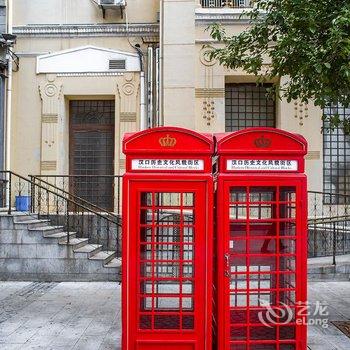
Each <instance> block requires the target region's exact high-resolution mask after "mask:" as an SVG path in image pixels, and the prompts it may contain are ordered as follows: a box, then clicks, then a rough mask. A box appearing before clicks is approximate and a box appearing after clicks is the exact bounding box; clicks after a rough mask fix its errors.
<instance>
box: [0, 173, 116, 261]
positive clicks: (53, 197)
mask: <svg viewBox="0 0 350 350" xmlns="http://www.w3.org/2000/svg"><path fill="white" fill-rule="evenodd" d="M0 186H1V188H0V193H1V198H2V206H3V207H6V208H7V211H8V213H9V214H11V213H12V211H13V208H14V207H15V208H16V210H20V211H24V212H27V213H28V214H37V215H38V218H40V219H49V220H50V222H51V225H53V226H62V231H64V232H66V236H67V243H68V244H69V240H70V236H71V233H73V232H74V233H75V234H76V237H78V238H88V239H89V243H92V244H101V245H102V246H103V249H107V250H114V251H116V252H117V256H120V254H121V250H120V242H121V219H120V217H119V216H118V215H114V214H113V213H109V212H106V211H105V210H104V209H103V208H100V207H98V206H96V205H95V204H93V203H90V202H88V201H87V200H85V199H83V198H80V197H78V196H75V195H73V194H71V193H69V192H66V191H64V190H62V189H60V188H58V187H55V186H54V185H51V184H50V183H48V182H46V181H44V180H41V179H37V178H35V177H31V178H30V179H28V178H26V177H24V176H21V175H18V174H16V173H14V172H11V171H1V172H0Z"/></svg>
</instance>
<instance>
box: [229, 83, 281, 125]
mask: <svg viewBox="0 0 350 350" xmlns="http://www.w3.org/2000/svg"><path fill="white" fill-rule="evenodd" d="M271 86H272V84H264V85H256V84H246V83H244V84H226V86H225V130H226V131H236V130H241V129H245V128H249V127H254V126H269V127H275V126H276V108H275V100H274V99H273V98H270V97H268V91H267V89H268V88H271Z"/></svg>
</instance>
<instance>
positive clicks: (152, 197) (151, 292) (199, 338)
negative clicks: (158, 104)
mask: <svg viewBox="0 0 350 350" xmlns="http://www.w3.org/2000/svg"><path fill="white" fill-rule="evenodd" d="M123 150H124V153H125V154H126V174H125V175H124V179H123V277H122V313H123V317H122V322H123V335H122V346H123V347H122V349H123V350H209V349H211V332H212V330H211V318H212V308H211V299H212V292H211V288H212V266H213V263H212V226H213V221H212V220H213V215H212V211H213V177H212V174H211V169H212V160H211V159H212V158H211V157H212V154H213V151H214V146H213V138H212V137H211V136H208V135H204V134H198V133H196V132H193V131H190V130H185V129H181V128H175V127H161V128H155V129H148V130H145V131H142V132H139V133H134V134H127V135H125V137H124V141H123Z"/></svg>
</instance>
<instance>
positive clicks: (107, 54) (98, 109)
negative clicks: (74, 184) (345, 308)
mask: <svg viewBox="0 0 350 350" xmlns="http://www.w3.org/2000/svg"><path fill="white" fill-rule="evenodd" d="M101 3H102V4H105V5H102V6H101ZM246 7H249V2H248V1H245V0H240V1H236V0H234V1H221V0H220V1H219V0H161V1H159V0H147V1H144V0H128V1H126V2H125V6H124V1H119V0H118V1H113V0H112V1H109V0H108V1H103V0H101V1H99V0H96V1H95V0H52V1H45V0H32V1H22V0H14V1H13V32H14V34H16V35H17V44H16V46H15V53H16V55H17V56H18V57H19V59H20V68H19V70H18V72H15V73H14V75H13V91H14V93H13V100H12V110H13V113H12V123H11V130H10V132H11V140H12V142H11V159H10V167H11V169H12V170H13V171H15V172H18V173H20V174H23V175H28V174H40V175H48V176H51V175H69V174H71V175H77V174H78V175H89V174H90V175H113V174H122V173H123V171H124V167H125V160H124V158H123V155H122V152H121V149H120V145H121V140H122V137H123V134H124V133H125V132H130V131H137V130H140V129H143V128H146V127H150V126H158V125H174V126H181V127H185V128H190V129H194V130H196V131H200V132H223V131H234V130H239V129H241V128H245V127H251V126H270V127H278V128H282V129H285V130H287V131H291V132H295V133H298V134H301V135H303V136H304V137H306V139H307V140H308V142H309V153H308V155H307V173H308V175H309V189H312V190H318V191H322V190H323V181H322V178H323V173H324V162H323V158H324V155H323V149H324V142H323V136H322V134H321V127H322V120H321V117H322V111H321V110H320V109H319V108H317V107H315V106H314V105H313V104H312V103H310V104H308V105H307V104H304V103H301V102H300V101H294V102H292V103H287V102H286V101H284V100H282V101H280V100H278V99H277V100H272V99H271V100H270V99H268V98H267V97H266V88H268V87H269V85H270V84H278V83H279V82H278V81H271V82H269V83H268V84H265V85H264V86H257V85H256V84H255V78H254V76H249V75H247V74H246V73H245V72H243V71H240V70H238V71H232V70H227V69H225V68H223V67H222V66H220V65H219V64H218V63H217V62H213V61H209V60H208V58H207V56H206V55H205V52H206V48H205V45H207V44H210V45H215V42H214V41H213V40H212V39H211V38H210V35H209V33H208V31H206V28H207V27H208V26H209V25H210V24H212V23H222V24H223V25H225V27H226V29H227V31H228V32H229V33H232V34H234V33H238V32H240V31H242V30H244V29H245V28H246V27H247V25H248V23H247V21H246V20H245V19H244V17H241V16H240V14H241V12H242V11H243V9H244V8H246ZM266 63H267V64H268V62H266ZM281 79H282V80H283V79H285V78H281ZM331 143H332V142H331ZM327 159H328V158H327ZM327 161H328V160H327ZM325 164H326V163H325ZM325 166H327V165H325ZM343 173H344V172H343ZM108 186H109V185H108V184H107V187H105V188H104V190H106V191H107V190H108ZM334 188H335V187H334V186H333V185H332V184H331V188H328V187H326V189H334ZM339 190H340V188H339Z"/></svg>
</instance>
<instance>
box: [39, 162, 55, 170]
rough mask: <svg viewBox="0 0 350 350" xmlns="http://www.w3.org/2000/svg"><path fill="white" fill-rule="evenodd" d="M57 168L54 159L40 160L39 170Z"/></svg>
mask: <svg viewBox="0 0 350 350" xmlns="http://www.w3.org/2000/svg"><path fill="white" fill-rule="evenodd" d="M56 169H57V162H56V161H42V162H41V170H42V171H53V170H56Z"/></svg>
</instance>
